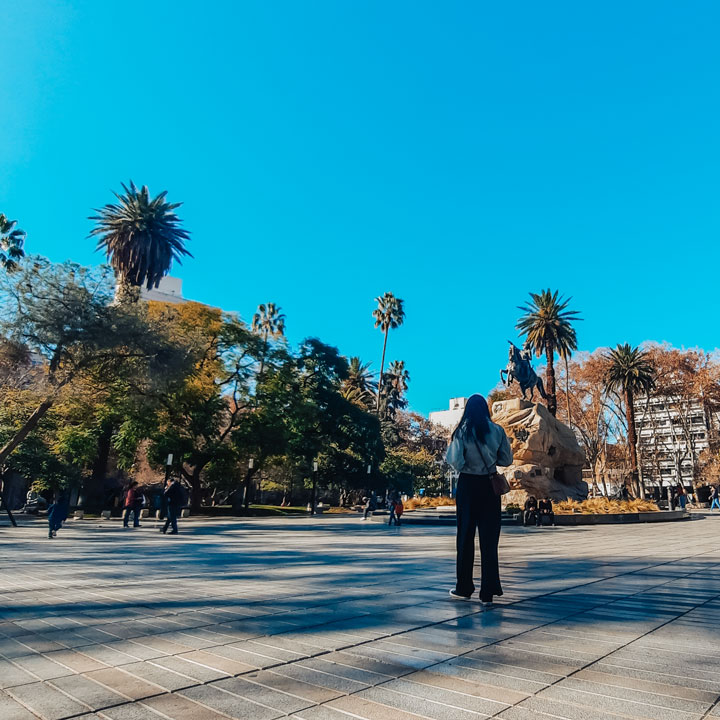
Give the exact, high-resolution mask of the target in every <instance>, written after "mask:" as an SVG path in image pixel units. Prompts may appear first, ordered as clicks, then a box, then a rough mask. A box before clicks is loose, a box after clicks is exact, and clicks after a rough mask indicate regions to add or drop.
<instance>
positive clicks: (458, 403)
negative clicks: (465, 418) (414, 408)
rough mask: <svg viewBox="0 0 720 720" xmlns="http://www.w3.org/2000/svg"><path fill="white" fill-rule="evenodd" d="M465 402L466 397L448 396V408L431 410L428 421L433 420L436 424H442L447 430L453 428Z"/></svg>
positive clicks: (463, 408) (460, 415)
mask: <svg viewBox="0 0 720 720" xmlns="http://www.w3.org/2000/svg"><path fill="white" fill-rule="evenodd" d="M466 402H467V398H464V397H459V398H450V409H449V410H436V411H435V412H431V413H430V415H429V418H430V422H434V423H435V424H436V425H442V426H443V427H444V428H447V429H448V430H454V429H455V426H456V425H457V424H458V423H459V422H460V418H461V417H462V415H463V412H464V411H465V403H466Z"/></svg>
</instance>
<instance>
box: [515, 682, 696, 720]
mask: <svg viewBox="0 0 720 720" xmlns="http://www.w3.org/2000/svg"><path fill="white" fill-rule="evenodd" d="M648 699H649V698H648ZM541 700H556V701H559V702H563V703H566V704H568V705H576V706H581V707H585V708H591V709H595V710H602V711H607V712H611V713H616V714H618V715H629V716H630V717H636V718H646V719H647V720H696V719H697V720H700V718H701V717H702V716H703V714H704V713H703V712H702V711H695V712H693V711H692V710H689V711H686V710H679V709H677V708H668V707H667V705H666V704H663V705H656V704H654V703H648V702H646V701H645V699H643V700H630V699H627V698H618V697H613V696H611V695H605V694H599V693H596V692H593V693H591V692H587V691H586V690H579V689H578V688H577V687H566V686H563V685H553V686H552V687H549V688H547V689H545V690H543V691H542V692H541V693H539V695H538V696H537V698H531V699H530V700H526V701H525V703H524V705H525V706H526V707H534V706H535V704H536V703H537V701H541ZM706 709H707V708H706Z"/></svg>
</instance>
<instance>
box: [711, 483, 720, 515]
mask: <svg viewBox="0 0 720 720" xmlns="http://www.w3.org/2000/svg"><path fill="white" fill-rule="evenodd" d="M715 508H717V509H718V510H720V492H718V486H717V485H713V486H712V490H710V511H711V512H712V511H713V510H714V509H715Z"/></svg>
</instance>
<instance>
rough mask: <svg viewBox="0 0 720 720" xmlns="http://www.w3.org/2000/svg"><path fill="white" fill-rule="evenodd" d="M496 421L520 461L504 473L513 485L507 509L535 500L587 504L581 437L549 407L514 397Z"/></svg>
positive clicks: (501, 404)
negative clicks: (513, 504)
mask: <svg viewBox="0 0 720 720" xmlns="http://www.w3.org/2000/svg"><path fill="white" fill-rule="evenodd" d="M492 419H493V422H495V423H497V424H498V425H500V426H502V427H503V429H504V430H505V432H506V433H507V436H508V438H509V440H510V445H511V446H512V451H513V458H514V462H513V464H512V465H511V466H510V467H509V468H498V470H499V471H500V472H502V473H503V474H504V475H505V477H506V478H507V480H508V483H510V487H511V491H510V492H509V493H508V494H507V495H504V496H503V504H504V505H507V504H509V503H515V504H517V505H520V506H521V507H522V505H523V504H524V503H525V500H526V499H527V497H528V496H529V495H534V496H535V497H536V498H538V499H541V498H544V497H546V496H547V497H549V498H550V499H551V500H553V501H560V500H567V499H568V498H570V499H572V500H585V499H586V498H587V495H588V486H587V483H586V482H585V481H584V480H583V479H582V468H583V465H584V464H585V452H584V451H583V449H582V448H581V447H580V445H579V444H578V441H577V439H576V438H575V433H573V431H572V430H571V429H570V428H569V427H568V426H567V425H565V424H564V423H562V422H560V421H559V420H558V419H557V418H555V417H553V416H552V415H551V414H550V412H549V411H548V409H547V408H546V407H545V406H544V405H540V404H539V403H532V402H528V401H526V400H520V399H517V398H513V399H511V400H500V401H498V402H496V403H493V406H492Z"/></svg>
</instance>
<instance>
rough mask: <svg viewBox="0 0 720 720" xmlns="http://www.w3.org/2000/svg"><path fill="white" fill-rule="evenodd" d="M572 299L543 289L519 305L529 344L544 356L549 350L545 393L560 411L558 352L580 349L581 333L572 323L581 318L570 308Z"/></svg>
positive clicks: (521, 325) (520, 323)
mask: <svg viewBox="0 0 720 720" xmlns="http://www.w3.org/2000/svg"><path fill="white" fill-rule="evenodd" d="M571 299H572V298H568V299H567V300H564V299H563V298H561V297H558V291H557V290H556V291H555V292H552V291H551V290H543V291H542V292H540V293H530V302H528V303H527V304H525V305H521V306H519V307H518V309H519V310H522V311H523V312H524V313H525V315H523V316H522V317H521V318H520V319H519V320H518V322H517V325H516V326H515V327H516V328H517V329H518V330H519V331H520V332H521V333H523V334H524V335H525V336H526V340H525V344H526V345H527V347H528V348H529V349H530V350H531V351H532V352H534V353H535V355H536V357H541V356H542V354H543V353H545V361H546V363H547V367H546V369H545V392H546V393H547V396H548V406H547V407H548V410H549V411H550V412H551V413H552V414H553V415H555V414H556V413H557V395H556V393H555V365H554V361H555V353H556V352H557V353H558V354H559V355H560V356H561V357H565V356H567V355H569V354H570V353H572V351H573V350H577V336H576V334H575V328H574V327H573V326H572V323H573V322H575V321H576V320H580V319H581V318H579V317H577V315H578V312H577V311H576V310H568V309H567V306H568V303H569V302H570V300H571Z"/></svg>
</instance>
